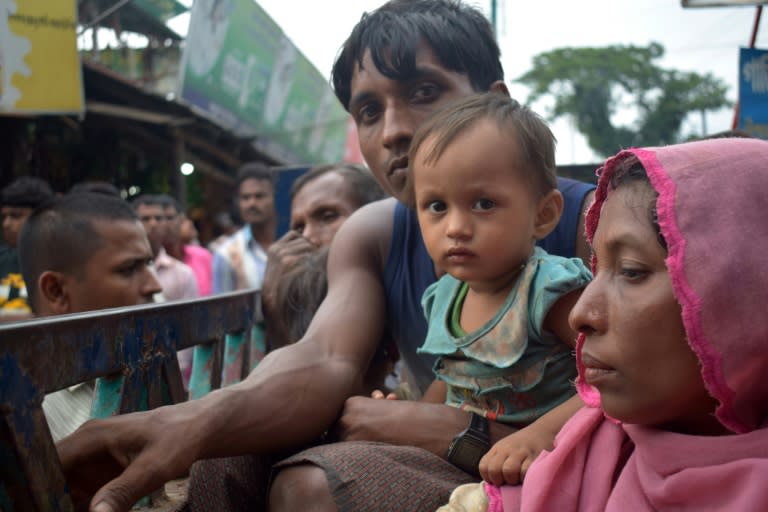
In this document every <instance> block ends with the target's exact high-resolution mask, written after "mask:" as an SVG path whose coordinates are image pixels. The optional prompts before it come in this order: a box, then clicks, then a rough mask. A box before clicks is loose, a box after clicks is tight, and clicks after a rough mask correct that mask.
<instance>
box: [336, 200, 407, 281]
mask: <svg viewBox="0 0 768 512" xmlns="http://www.w3.org/2000/svg"><path fill="white" fill-rule="evenodd" d="M396 205H397V201H396V200H395V199H392V198H387V199H381V200H379V201H374V202H373V203H369V204H367V205H365V206H363V207H361V208H359V209H358V210H356V211H355V212H354V213H353V214H352V215H350V217H349V218H348V219H347V220H346V222H344V224H342V226H341V228H340V229H339V231H338V232H337V233H336V235H335V237H334V239H333V243H332V244H331V255H332V257H333V256H334V255H342V256H341V260H343V261H344V262H345V264H348V263H349V264H351V263H352V262H353V260H354V261H357V262H358V263H363V262H365V263H366V265H368V264H376V265H377V266H378V267H380V266H381V264H380V263H378V264H377V263H374V262H382V261H383V260H384V258H385V257H386V255H387V252H388V251H389V246H390V243H391V240H392V222H393V217H394V211H395V206H396ZM336 257H338V256H336ZM334 259H336V258H334Z"/></svg>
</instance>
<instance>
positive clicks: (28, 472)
mask: <svg viewBox="0 0 768 512" xmlns="http://www.w3.org/2000/svg"><path fill="white" fill-rule="evenodd" d="M261 320H262V318H261V308H260V307H259V292H258V291H256V290H247V291H241V292H233V293H227V294H222V295H216V296H213V297H206V298H201V299H194V300H188V301H180V302H168V303H163V304H149V305H144V306H135V307H127V308H115V309H108V310H101V311H94V312H88V313H78V314H73V315H63V316H57V317H46V318H40V319H34V320H28V321H24V322H18V323H14V324H7V325H0V510H2V511H4V512H10V511H49V510H50V511H58V510H61V511H69V510H73V505H72V501H71V499H70V497H69V491H68V487H67V485H66V482H65V480H64V476H63V473H62V468H61V464H60V462H59V459H58V456H57V453H56V448H55V446H54V444H53V440H52V438H51V434H50V431H49V429H48V424H47V422H46V419H45V416H44V414H43V411H42V408H41V404H42V401H43V398H44V396H45V395H46V394H48V393H51V392H54V391H58V390H60V389H65V388H67V387H69V386H72V385H75V384H79V383H81V382H90V381H93V380H94V379H96V386H95V394H94V401H93V408H92V417H106V416H110V415H114V414H122V413H126V412H133V411H140V410H146V409H152V408H155V407H159V406H161V405H168V404H172V403H177V402H181V401H184V400H186V399H187V393H186V392H185V391H184V388H183V385H182V380H181V373H180V371H179V365H178V361H177V359H176V352H177V351H178V350H180V349H183V348H188V347H192V346H195V347H196V348H195V356H194V359H195V360H194V363H193V369H192V377H191V379H190V395H191V396H192V397H193V398H198V397H200V396H202V395H204V394H205V393H207V392H208V391H210V390H212V389H216V388H219V387H221V386H225V385H228V384H232V383H234V382H237V381H239V380H240V379H241V378H243V377H244V376H245V375H247V373H248V372H249V371H250V370H251V369H252V368H253V367H254V366H255V365H256V364H257V363H258V361H259V360H260V358H261V356H263V353H264V350H265V348H264V335H263V329H262V328H261Z"/></svg>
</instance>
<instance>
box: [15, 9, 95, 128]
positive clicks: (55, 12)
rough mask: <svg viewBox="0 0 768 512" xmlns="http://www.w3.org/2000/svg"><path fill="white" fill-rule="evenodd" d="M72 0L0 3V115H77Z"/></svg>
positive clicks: (79, 100)
mask: <svg viewBox="0 0 768 512" xmlns="http://www.w3.org/2000/svg"><path fill="white" fill-rule="evenodd" d="M76 26H77V11H76V6H75V0H56V1H54V2H40V1H36V2H32V1H21V0H16V1H13V0H0V113H43V114H46V113H50V114H54V113H56V114H58V113H82V111H83V85H82V76H81V71H80V57H79V55H78V53H77V34H76Z"/></svg>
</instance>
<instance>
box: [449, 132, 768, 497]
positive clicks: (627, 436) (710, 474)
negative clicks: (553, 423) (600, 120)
mask: <svg viewBox="0 0 768 512" xmlns="http://www.w3.org/2000/svg"><path fill="white" fill-rule="evenodd" d="M599 173H600V181H599V185H598V189H597V192H596V195H595V203H594V205H593V206H592V208H591V210H590V212H589V215H588V217H587V232H588V237H589V239H590V240H591V243H592V247H593V251H594V259H593V267H594V268H593V270H595V271H596V272H595V279H594V280H593V281H592V283H591V284H589V285H588V286H587V288H586V289H585V291H584V293H583V294H582V296H581V298H580V300H579V302H578V303H577V304H576V306H575V307H574V309H573V310H572V312H571V316H570V322H571V325H572V326H573V327H574V328H576V329H578V331H579V332H580V333H581V335H580V336H579V340H578V344H577V362H578V366H579V377H578V380H577V388H578V391H579V394H580V395H581V397H582V398H583V399H584V401H585V402H586V403H587V404H588V406H587V407H585V408H583V409H582V410H581V411H579V412H578V413H577V414H576V415H575V416H574V417H573V418H572V419H571V420H570V421H569V422H568V423H567V424H566V425H565V427H564V428H563V429H562V430H561V432H560V433H559V435H558V436H557V438H556V440H555V447H554V449H553V450H552V451H551V452H543V453H542V454H541V455H540V456H539V457H538V458H537V459H536V460H535V462H534V463H533V464H532V465H531V467H530V468H529V470H528V472H527V474H526V477H525V481H524V483H523V484H522V485H521V486H511V485H507V486H502V487H497V486H494V485H493V484H490V483H488V482H486V483H484V484H483V486H484V487H483V490H484V494H485V496H484V501H487V510H489V511H492V512H496V511H504V512H508V511H513V510H514V511H516V510H523V511H527V510H534V511H549V510H556V511H558V512H559V511H593V510H594V511H598V510H599V511H603V510H607V511H626V510H631V511H633V512H634V511H642V510H768V485H766V475H768V424H767V423H766V419H767V418H768V309H767V308H768V306H767V305H768V265H767V263H768V220H767V219H766V212H768V143H767V142H764V141H759V140H751V139H717V140H707V141H700V142H693V143H688V144H681V145H676V146H668V147H662V148H651V149H632V150H627V151H622V152H621V153H619V154H618V155H616V156H615V157H613V158H611V159H610V160H608V161H607V162H606V164H605V166H604V167H603V168H602V169H601V170H600V171H599ZM502 442H503V441H502ZM490 455H491V453H489V455H488V456H490ZM488 456H487V457H488ZM482 469H483V464H482V463H481V470H482ZM484 476H485V477H486V480H487V481H497V483H501V482H499V480H501V481H503V475H500V474H498V473H497V474H495V475H488V474H485V475H484ZM460 489H461V488H460ZM457 491H458V490H457ZM455 494H456V493H455ZM458 494H459V495H460V494H461V492H459V493H458ZM454 498H456V496H454ZM454 501H458V500H456V499H454ZM481 508H486V507H481ZM443 510H456V511H459V510H469V509H468V508H462V507H461V505H458V504H451V505H448V506H446V507H444V508H443Z"/></svg>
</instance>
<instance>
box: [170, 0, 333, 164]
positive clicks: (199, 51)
mask: <svg viewBox="0 0 768 512" xmlns="http://www.w3.org/2000/svg"><path fill="white" fill-rule="evenodd" d="M178 97H179V98H180V99H181V100H182V101H184V102H186V103H188V104H189V105H191V106H192V107H193V108H196V109H198V110H200V111H202V113H203V114H204V115H206V116H208V117H209V118H211V119H212V120H214V121H215V122H217V123H218V124H220V125H221V126H223V127H225V128H227V129H229V130H232V131H233V132H234V133H235V134H236V135H238V136H241V137H246V138H253V139H254V141H255V143H256V146H257V147H258V148H259V149H261V150H263V151H266V152H267V153H268V154H270V155H271V156H273V157H274V158H276V159H278V160H281V161H283V162H285V163H310V164H313V163H321V162H334V161H338V160H341V159H342V158H343V156H344V150H345V144H346V136H347V119H348V115H347V113H346V111H344V109H343V108H342V107H341V105H340V104H339V102H338V100H337V99H336V97H335V96H334V95H333V91H332V90H331V87H330V85H329V84H328V82H327V81H326V80H325V78H323V76H322V75H321V74H320V72H319V71H318V70H317V69H316V68H315V67H314V66H313V65H312V64H311V63H310V62H309V61H308V60H307V59H306V57H304V55H303V54H302V53H301V52H300V51H299V50H298V49H297V48H296V47H295V46H294V44H293V43H292V42H291V41H290V40H289V39H288V38H287V37H286V36H285V34H284V33H283V31H282V29H280V27H279V26H278V25H277V24H276V23H275V22H274V21H273V20H272V18H270V17H269V16H268V15H267V14H266V12H264V10H263V9H262V8H261V7H260V6H259V5H258V4H257V3H256V2H254V1H253V0H196V1H195V2H194V4H193V6H192V13H191V19H190V25H189V32H188V34H187V41H186V46H185V48H184V53H183V57H182V64H181V77H180V79H179V92H178Z"/></svg>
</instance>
